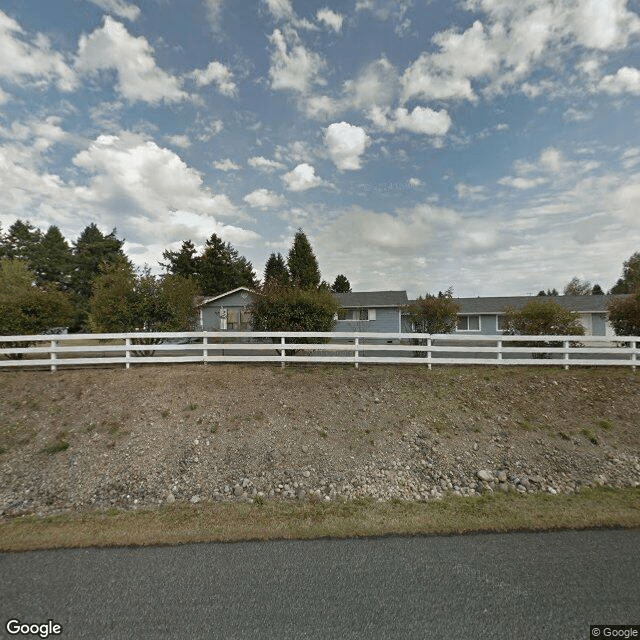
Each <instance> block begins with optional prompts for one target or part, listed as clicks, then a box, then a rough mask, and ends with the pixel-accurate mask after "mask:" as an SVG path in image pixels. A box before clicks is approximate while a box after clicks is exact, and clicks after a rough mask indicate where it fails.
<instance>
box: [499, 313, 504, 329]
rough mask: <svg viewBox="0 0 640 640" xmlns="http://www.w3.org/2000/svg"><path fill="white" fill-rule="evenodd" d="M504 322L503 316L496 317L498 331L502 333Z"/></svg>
mask: <svg viewBox="0 0 640 640" xmlns="http://www.w3.org/2000/svg"><path fill="white" fill-rule="evenodd" d="M504 321H505V317H504V316H503V315H499V316H498V323H497V326H498V331H504Z"/></svg>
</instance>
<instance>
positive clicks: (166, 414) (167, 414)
mask: <svg viewBox="0 0 640 640" xmlns="http://www.w3.org/2000/svg"><path fill="white" fill-rule="evenodd" d="M169 413H170V411H169V409H163V410H162V411H161V412H160V415H161V416H162V417H163V418H167V417H168V416H169Z"/></svg>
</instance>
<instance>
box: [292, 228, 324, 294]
mask: <svg viewBox="0 0 640 640" xmlns="http://www.w3.org/2000/svg"><path fill="white" fill-rule="evenodd" d="M287 266H288V268H289V275H290V277H291V284H292V285H293V286H294V287H297V288H299V289H317V288H318V287H319V286H320V268H319V267H318V260H317V259H316V256H315V254H314V253H313V249H312V248H311V244H310V243H309V240H308V239H307V236H306V235H305V233H304V231H303V230H302V229H298V231H297V232H296V235H295V237H294V239H293V245H292V246H291V249H290V250H289V256H288V258H287Z"/></svg>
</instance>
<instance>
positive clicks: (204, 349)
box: [202, 336, 209, 364]
mask: <svg viewBox="0 0 640 640" xmlns="http://www.w3.org/2000/svg"><path fill="white" fill-rule="evenodd" d="M208 344H209V339H208V338H207V336H202V362H203V364H207V356H208V355H209V350H208V349H207V345H208Z"/></svg>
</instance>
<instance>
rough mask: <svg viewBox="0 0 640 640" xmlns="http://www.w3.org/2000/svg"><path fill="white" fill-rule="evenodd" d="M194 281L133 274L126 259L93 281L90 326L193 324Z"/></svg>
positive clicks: (122, 328) (177, 327)
mask: <svg viewBox="0 0 640 640" xmlns="http://www.w3.org/2000/svg"><path fill="white" fill-rule="evenodd" d="M197 294H198V288H197V285H196V283H195V282H194V281H193V280H191V279H189V278H185V277H183V276H177V275H171V274H168V275H164V276H161V277H157V276H153V275H151V273H149V271H148V270H147V271H144V272H143V273H142V274H141V275H136V273H135V272H134V270H133V268H132V267H131V265H130V264H129V263H128V262H126V261H120V263H119V264H116V265H113V266H111V267H107V268H106V269H105V272H104V273H103V274H102V275H101V276H99V277H98V278H96V280H95V281H94V287H93V295H92V297H91V300H90V301H89V323H88V324H89V328H90V329H91V331H95V332H99V333H102V332H104V333H120V332H128V331H148V332H152V331H153V332H156V331H186V330H189V329H191V328H193V323H194V321H195V314H196V310H195V307H194V306H193V300H194V298H195V296H196V295H197Z"/></svg>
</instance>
